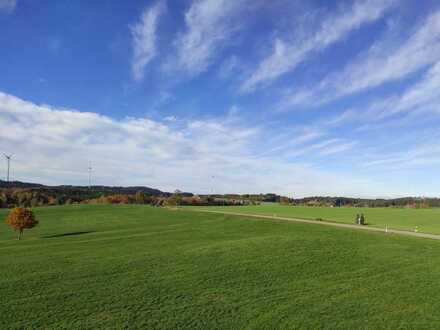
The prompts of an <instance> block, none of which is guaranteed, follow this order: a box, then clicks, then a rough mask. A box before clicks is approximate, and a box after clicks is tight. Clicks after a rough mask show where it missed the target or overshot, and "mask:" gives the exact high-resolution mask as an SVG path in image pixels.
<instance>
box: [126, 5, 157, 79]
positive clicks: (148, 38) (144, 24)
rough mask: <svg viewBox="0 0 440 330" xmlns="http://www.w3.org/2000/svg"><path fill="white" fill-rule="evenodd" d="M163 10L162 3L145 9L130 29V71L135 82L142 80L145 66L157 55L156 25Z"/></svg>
mask: <svg viewBox="0 0 440 330" xmlns="http://www.w3.org/2000/svg"><path fill="white" fill-rule="evenodd" d="M164 8H165V5H164V2H158V3H156V4H155V5H153V6H152V7H151V8H146V9H145V10H144V11H143V13H142V15H141V17H140V20H139V22H137V23H136V24H135V25H133V26H132V27H131V35H132V38H133V41H132V42H133V60H132V63H131V70H132V73H133V78H134V79H135V80H138V81H139V80H142V78H143V77H144V70H145V67H146V66H147V64H148V63H149V62H150V61H151V60H152V59H153V58H154V57H155V56H156V54H157V45H156V44H157V35H156V32H157V31H156V30H157V24H158V20H159V17H160V15H161V14H162V13H163V11H164Z"/></svg>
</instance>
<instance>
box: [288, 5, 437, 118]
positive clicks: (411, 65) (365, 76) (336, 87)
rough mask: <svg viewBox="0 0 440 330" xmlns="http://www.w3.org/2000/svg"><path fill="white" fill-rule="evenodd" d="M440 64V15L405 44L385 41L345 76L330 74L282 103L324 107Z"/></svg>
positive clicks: (350, 66)
mask: <svg viewBox="0 0 440 330" xmlns="http://www.w3.org/2000/svg"><path fill="white" fill-rule="evenodd" d="M439 60H440V12H435V13H433V14H431V15H430V16H429V17H428V18H426V20H424V21H423V23H422V24H420V25H419V26H418V27H416V28H415V29H414V30H413V31H412V33H411V34H410V36H409V37H408V38H407V39H406V40H404V41H403V42H402V43H400V44H398V45H397V46H394V48H392V49H390V46H389V45H388V44H387V43H386V42H383V41H382V40H380V41H378V42H377V43H375V44H374V45H373V46H372V47H371V48H370V49H369V50H368V51H367V52H366V53H364V54H361V55H360V56H359V57H358V58H356V59H355V60H353V61H352V62H351V63H349V64H348V65H347V66H346V67H345V68H344V70H342V72H334V73H330V74H328V75H327V76H326V77H325V78H324V79H323V80H322V81H320V82H318V83H317V84H316V85H315V86H314V87H310V88H303V89H295V90H291V91H288V92H287V93H286V95H285V97H284V98H283V99H282V101H281V103H280V108H281V109H286V110H288V109H289V108H290V107H292V106H295V105H306V106H307V105H322V104H324V103H327V102H329V101H332V100H335V99H339V98H342V97H344V96H347V95H350V94H354V93H358V92H361V91H364V90H368V89H372V88H375V87H378V86H380V85H383V84H384V83H387V82H391V81H396V80H400V79H404V78H406V77H407V76H408V75H410V74H411V73H414V72H416V71H418V70H420V69H423V68H426V67H427V66H430V65H433V64H435V63H436V62H437V61H439Z"/></svg>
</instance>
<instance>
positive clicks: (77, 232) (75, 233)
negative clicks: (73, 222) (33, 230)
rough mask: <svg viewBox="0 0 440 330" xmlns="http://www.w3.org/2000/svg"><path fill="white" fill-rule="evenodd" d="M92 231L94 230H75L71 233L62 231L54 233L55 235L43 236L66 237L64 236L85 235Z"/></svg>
mask: <svg viewBox="0 0 440 330" xmlns="http://www.w3.org/2000/svg"><path fill="white" fill-rule="evenodd" d="M90 233H94V231H75V232H72V233H64V234H56V235H49V236H43V238H57V237H66V236H78V235H85V234H90Z"/></svg>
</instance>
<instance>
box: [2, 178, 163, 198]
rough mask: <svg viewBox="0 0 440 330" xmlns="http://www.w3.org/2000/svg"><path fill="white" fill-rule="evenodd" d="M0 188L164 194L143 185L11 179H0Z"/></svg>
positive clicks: (94, 192)
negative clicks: (41, 182) (46, 182)
mask: <svg viewBox="0 0 440 330" xmlns="http://www.w3.org/2000/svg"><path fill="white" fill-rule="evenodd" d="M0 188H21V189H36V190H40V191H57V192H81V191H83V192H85V191H87V192H88V193H91V194H96V193H101V194H124V195H125V194H135V193H136V192H138V191H142V192H143V193H145V194H147V195H153V196H160V195H166V194H167V193H166V192H163V191H161V190H159V189H154V188H150V187H144V186H135V187H113V186H92V187H90V188H89V187H87V186H72V185H60V186H46V185H43V184H39V183H31V182H21V181H11V182H6V181H3V180H0Z"/></svg>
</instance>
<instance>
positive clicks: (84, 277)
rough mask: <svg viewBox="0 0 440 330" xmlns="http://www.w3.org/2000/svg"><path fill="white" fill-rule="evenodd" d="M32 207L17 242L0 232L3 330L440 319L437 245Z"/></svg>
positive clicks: (278, 225)
mask: <svg viewBox="0 0 440 330" xmlns="http://www.w3.org/2000/svg"><path fill="white" fill-rule="evenodd" d="M35 211H36V214H37V217H38V219H39V220H40V222H41V225H40V226H39V227H37V228H35V229H33V230H30V231H27V232H25V234H24V240H23V241H21V242H18V241H16V240H14V237H15V234H14V233H13V232H12V231H10V230H9V228H7V227H6V225H1V226H0V256H1V257H0V270H1V272H0V275H1V276H0V329H9V328H50V329H61V328H89V329H97V328H103V329H109V328H124V327H126V328H145V329H175V328H186V329H208V328H221V329H243V328H247V329H262V328H264V329H268V328H280V329H285V328H309V329H317V328H328V329H335V328H344V329H353V328H370V329H379V328H409V329H414V328H438V325H439V324H440V314H439V313H438V311H439V309H440V281H438V279H439V278H440V242H438V241H431V240H427V239H417V238H411V237H401V236H393V235H390V236H386V235H385V234H382V233H369V232H359V231H352V230H347V229H339V228H328V227H326V226H311V225H307V224H295V223H286V222H281V221H270V220H256V219H254V220H249V219H246V218H240V217H236V216H225V215H217V214H208V213H197V212H193V211H186V210H185V211H172V210H166V209H156V208H152V207H149V206H128V205H126V206H122V205H121V206H119V205H118V206H105V205H99V206H68V207H67V206H66V207H52V208H39V209H36V210H35ZM4 215H5V212H4V211H2V212H1V213H0V216H1V217H2V218H3V217H4Z"/></svg>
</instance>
